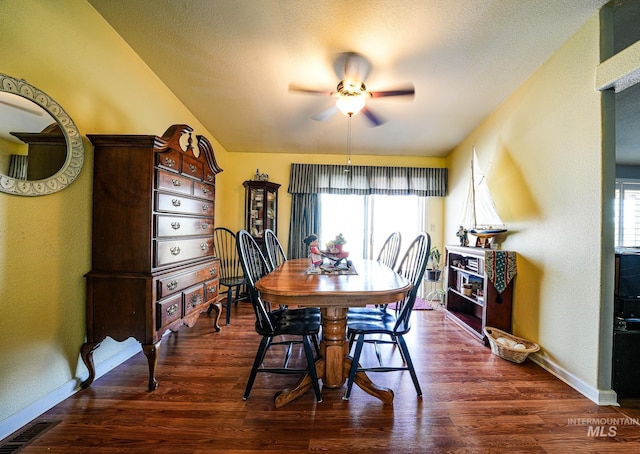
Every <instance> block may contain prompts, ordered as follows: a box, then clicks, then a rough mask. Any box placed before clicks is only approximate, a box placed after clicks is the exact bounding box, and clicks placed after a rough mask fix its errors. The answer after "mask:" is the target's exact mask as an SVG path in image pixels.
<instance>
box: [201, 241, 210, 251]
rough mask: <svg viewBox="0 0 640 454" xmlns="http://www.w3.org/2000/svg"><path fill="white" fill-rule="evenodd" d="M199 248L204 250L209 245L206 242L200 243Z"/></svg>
mask: <svg viewBox="0 0 640 454" xmlns="http://www.w3.org/2000/svg"><path fill="white" fill-rule="evenodd" d="M200 249H202V250H203V251H206V250H207V249H209V245H208V244H207V243H200Z"/></svg>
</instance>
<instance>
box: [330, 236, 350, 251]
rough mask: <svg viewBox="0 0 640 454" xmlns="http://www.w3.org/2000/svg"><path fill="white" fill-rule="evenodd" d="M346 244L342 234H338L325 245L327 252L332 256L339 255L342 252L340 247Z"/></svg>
mask: <svg viewBox="0 0 640 454" xmlns="http://www.w3.org/2000/svg"><path fill="white" fill-rule="evenodd" d="M346 242H347V240H345V238H344V236H343V235H342V233H339V234H338V235H337V236H336V238H335V239H334V240H331V241H329V242H328V243H327V250H328V251H329V252H331V253H332V254H340V253H341V252H342V246H344V245H345V244H346Z"/></svg>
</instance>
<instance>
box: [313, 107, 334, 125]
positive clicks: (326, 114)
mask: <svg viewBox="0 0 640 454" xmlns="http://www.w3.org/2000/svg"><path fill="white" fill-rule="evenodd" d="M337 112H338V108H337V107H336V105H335V104H333V105H332V106H331V107H329V108H327V109H325V110H323V111H321V112H318V113H317V114H316V115H314V116H313V119H314V120H316V121H327V120H328V119H329V118H331V117H333V116H334V115H335V114H336V113H337Z"/></svg>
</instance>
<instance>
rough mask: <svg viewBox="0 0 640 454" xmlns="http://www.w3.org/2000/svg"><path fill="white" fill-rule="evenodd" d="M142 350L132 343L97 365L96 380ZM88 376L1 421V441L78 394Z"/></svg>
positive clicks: (79, 378)
mask: <svg viewBox="0 0 640 454" xmlns="http://www.w3.org/2000/svg"><path fill="white" fill-rule="evenodd" d="M140 350H141V346H140V344H139V343H132V344H131V345H130V346H128V347H126V348H124V349H123V350H121V351H119V352H118V353H116V354H115V355H113V356H111V357H109V358H107V359H106V360H104V361H102V362H101V363H98V364H96V379H98V378H100V377H101V376H103V375H104V374H106V373H107V372H109V371H110V370H112V369H114V368H116V367H118V366H119V365H120V364H122V363H123V362H125V361H126V360H128V359H129V358H131V357H132V356H134V355H136V354H137V353H138V352H140ZM88 376H89V372H85V373H83V374H80V375H78V376H77V377H74V378H72V379H71V380H69V381H68V382H66V383H65V384H64V385H62V386H60V387H58V388H56V389H54V390H53V391H51V392H50V393H49V394H46V395H45V396H43V397H42V398H40V399H38V400H37V401H35V402H34V403H32V404H31V405H29V406H27V407H25V408H23V409H22V410H20V411H18V412H17V413H14V414H13V415H11V416H9V417H8V418H6V419H4V420H2V421H0V440H4V439H5V438H7V437H8V436H9V435H11V434H13V433H14V432H16V431H17V430H19V429H21V428H22V427H24V426H26V425H27V424H29V423H30V422H31V421H33V420H35V419H36V418H38V417H39V416H40V415H42V414H43V413H45V412H46V411H48V410H50V409H51V408H53V407H55V406H56V405H58V404H59V403H60V402H62V401H63V400H65V399H66V398H68V397H70V396H72V395H73V394H75V393H76V392H78V391H79V390H80V383H81V382H83V381H84V380H86V379H87V377H88Z"/></svg>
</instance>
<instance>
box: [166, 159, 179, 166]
mask: <svg viewBox="0 0 640 454" xmlns="http://www.w3.org/2000/svg"><path fill="white" fill-rule="evenodd" d="M164 165H166V166H167V167H174V166H175V165H176V162H175V161H174V160H173V159H171V158H164Z"/></svg>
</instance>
